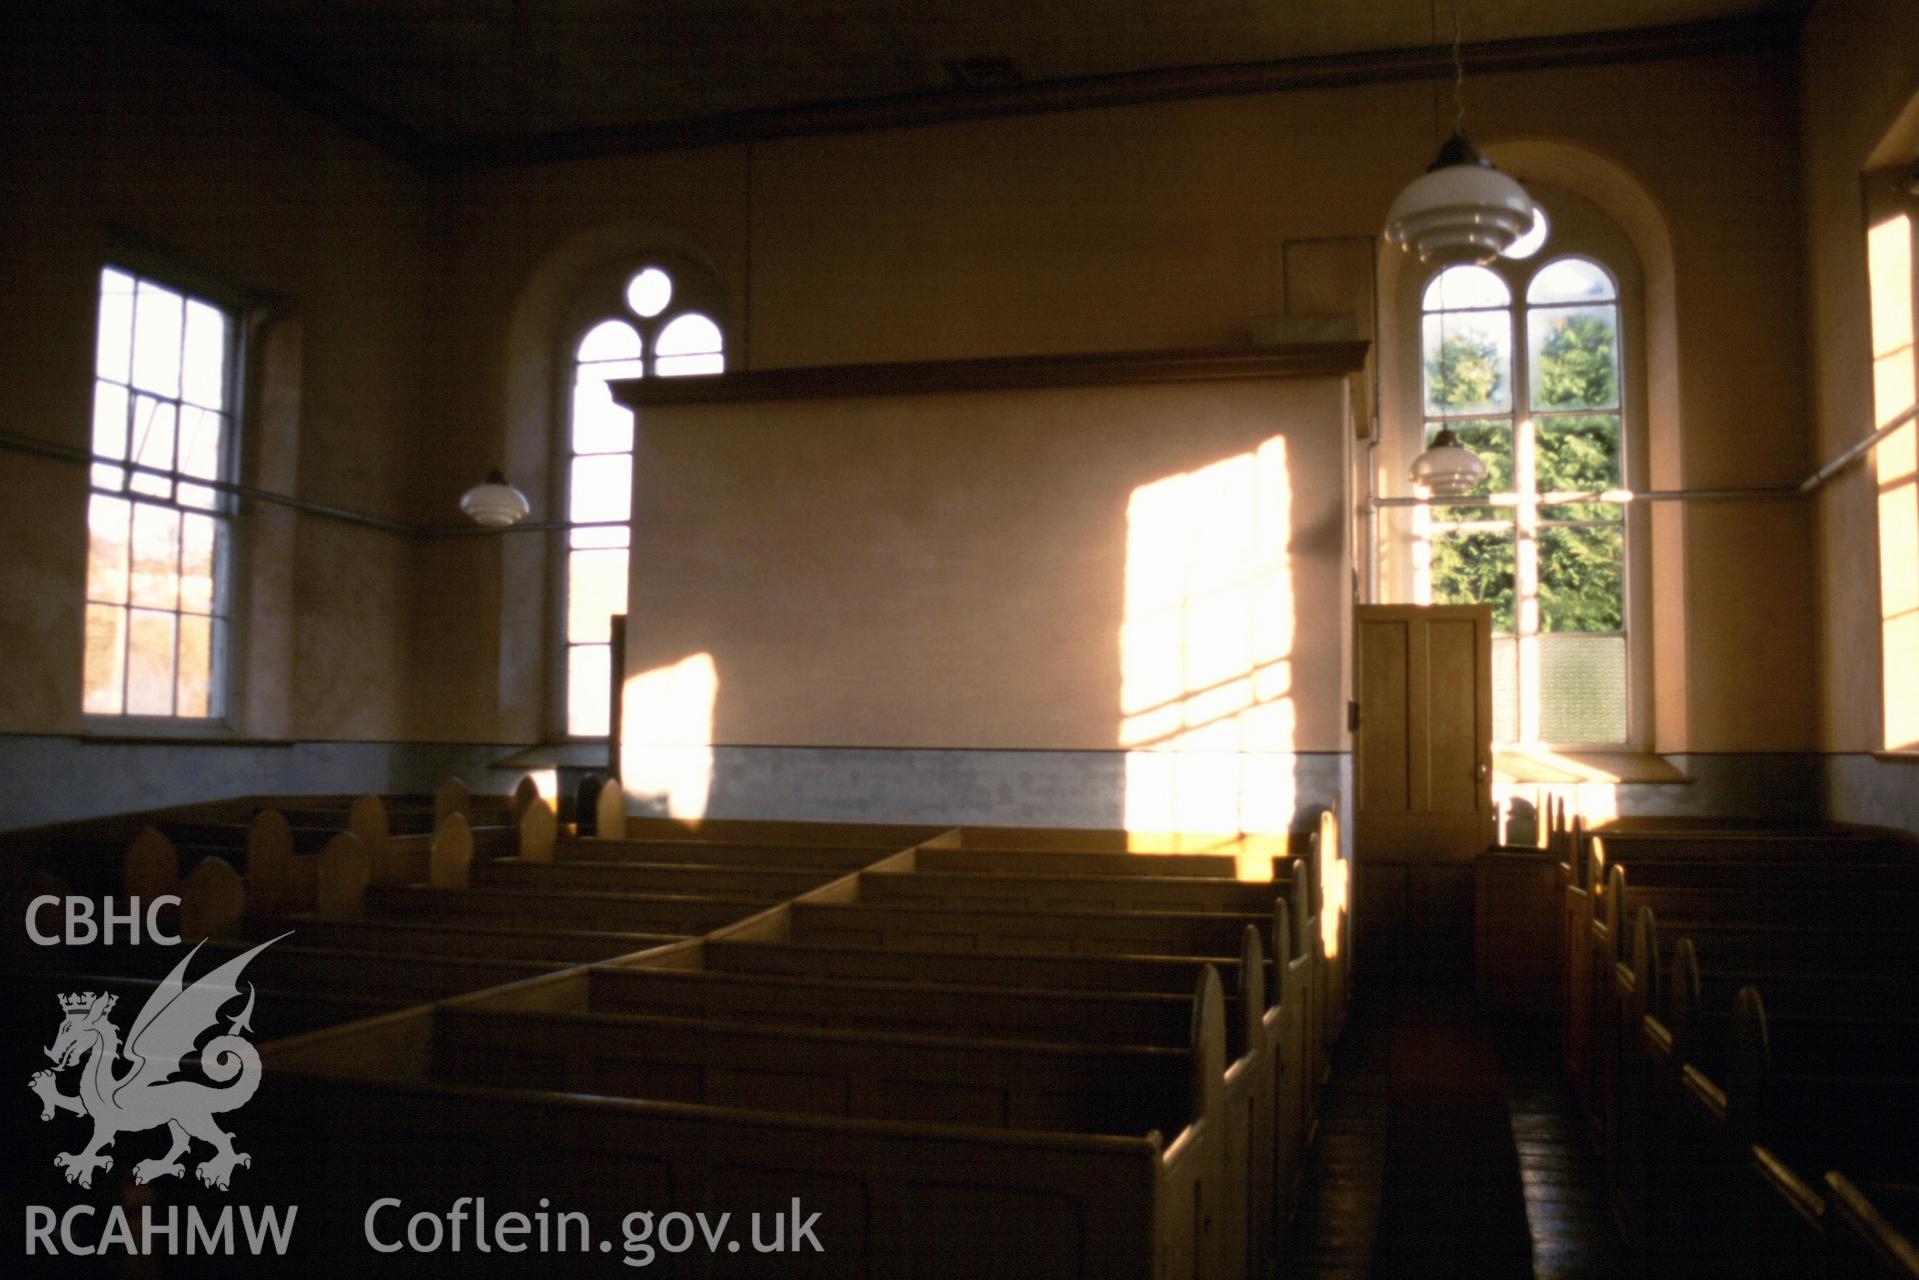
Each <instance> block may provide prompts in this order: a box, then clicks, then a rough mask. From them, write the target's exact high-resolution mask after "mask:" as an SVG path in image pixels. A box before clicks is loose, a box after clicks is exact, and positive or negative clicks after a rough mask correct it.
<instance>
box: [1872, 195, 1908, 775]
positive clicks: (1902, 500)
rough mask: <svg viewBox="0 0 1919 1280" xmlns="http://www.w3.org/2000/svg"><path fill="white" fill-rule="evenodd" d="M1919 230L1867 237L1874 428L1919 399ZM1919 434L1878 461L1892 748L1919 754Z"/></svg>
mask: <svg viewBox="0 0 1919 1280" xmlns="http://www.w3.org/2000/svg"><path fill="white" fill-rule="evenodd" d="M1912 237H1913V227H1912V219H1911V218H1910V217H1909V216H1907V215H1905V214H1900V215H1899V216H1898V217H1895V218H1888V219H1886V220H1885V221H1884V222H1881V223H1879V224H1878V225H1877V226H1875V227H1873V228H1872V230H1871V231H1869V232H1868V233H1867V235H1866V251H1867V271H1868V274H1869V280H1870V283H1871V292H1872V396H1873V417H1874V419H1875V424H1876V425H1877V426H1879V427H1884V426H1886V425H1888V424H1890V423H1892V422H1893V421H1895V420H1896V419H1898V418H1899V417H1900V415H1902V414H1906V413H1910V412H1911V410H1912V408H1913V404H1914V399H1915V369H1914V348H1913V312H1914V297H1913V255H1912ZM1916 435H1919V427H1915V426H1914V425H1913V424H1912V423H1911V422H1908V423H1906V424H1905V425H1904V426H1902V427H1900V428H1899V429H1898V430H1896V431H1894V432H1893V433H1892V434H1891V435H1889V436H1887V437H1886V439H1885V440H1883V441H1882V442H1880V445H1879V448H1878V450H1877V451H1876V452H1875V453H1874V455H1873V469H1874V477H1875V482H1876V484H1877V485H1878V491H1879V616H1880V651H1881V662H1882V672H1883V677H1882V678H1883V685H1882V688H1883V700H1884V708H1885V745H1886V747H1887V748H1888V749H1892V750H1902V749H1905V748H1909V747H1914V746H1919V445H1916V444H1915V436H1916Z"/></svg>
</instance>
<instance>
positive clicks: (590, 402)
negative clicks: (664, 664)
mask: <svg viewBox="0 0 1919 1280" xmlns="http://www.w3.org/2000/svg"><path fill="white" fill-rule="evenodd" d="M718 301H719V299H718V296H717V288H716V286H715V285H714V284H713V282H712V280H711V279H710V277H708V276H707V275H706V274H705V273H703V272H701V271H700V270H699V269H698V268H696V267H693V266H692V265H690V264H688V263H684V262H680V261H678V260H674V259H667V258H649V259H643V260H642V261H640V262H639V263H637V264H635V265H634V266H633V267H631V268H629V269H628V270H625V271H622V272H620V273H618V274H617V275H616V276H614V277H611V278H609V280H608V281H606V282H604V284H603V287H602V288H601V289H600V290H599V291H598V293H597V294H589V296H588V297H587V298H586V299H585V300H583V304H582V307H581V315H582V316H583V317H584V318H583V319H582V320H581V321H580V323H578V324H576V325H575V326H574V333H575V335H576V340H575V342H574V345H573V348H572V351H571V353H570V354H571V357H572V359H571V364H572V382H571V391H570V397H569V399H568V402H567V432H566V457H565V465H564V468H563V483H564V485H565V503H564V507H565V511H566V518H567V521H568V522H569V523H570V524H571V525H572V526H573V527H572V528H570V529H568V530H567V540H566V553H565V565H564V567H563V578H562V581H563V583H564V586H563V588H562V590H563V592H564V599H565V608H563V609H562V610H561V616H562V617H563V618H564V619H565V623H564V625H565V635H564V638H563V646H564V650H565V662H564V664H563V666H562V668H561V676H560V679H561V680H562V682H563V690H564V696H563V698H562V699H561V707H562V715H563V718H564V728H565V732H566V735H567V736H569V737H601V736H604V735H605V734H606V732H607V730H608V727H609V726H608V716H609V705H610V700H609V691H610V686H611V679H612V671H611V663H610V654H611V648H610V645H609V634H610V633H609V620H610V619H611V617H612V616H613V615H614V614H618V613H624V612H626V584H627V548H628V546H629V545H630V543H631V541H632V530H631V527H630V524H629V520H630V518H631V516H632V504H633V414H632V412H631V411H630V410H628V409H625V408H622V407H621V406H620V405H619V404H617V403H615V402H614V400H613V396H612V393H611V391H610V390H609V389H608V388H607V383H608V382H610V381H614V380H617V379H622V378H643V377H657V378H668V377H683V376H686V375H688V374H705V373H719V372H721V371H722V370H723V369H724V368H725V367H726V356H725V347H726V343H725V337H724V335H723V332H722V330H721V329H720V325H719V322H718V321H717V320H716V319H715V318H714V313H715V312H717V311H718V306H717V303H718Z"/></svg>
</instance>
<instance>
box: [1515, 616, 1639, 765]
mask: <svg viewBox="0 0 1919 1280" xmlns="http://www.w3.org/2000/svg"><path fill="white" fill-rule="evenodd" d="M1494 643H1497V641H1495V642H1494ZM1539 684H1540V690H1539V704H1540V705H1539V731H1540V736H1541V737H1543V738H1545V740H1546V741H1548V742H1560V743H1577V744H1595V745H1596V744H1603V743H1619V742H1624V741H1625V740H1626V637H1624V636H1585V635H1577V634H1566V633H1561V634H1558V635H1547V636H1541V637H1539Z"/></svg>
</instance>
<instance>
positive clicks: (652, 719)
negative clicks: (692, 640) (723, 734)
mask: <svg viewBox="0 0 1919 1280" xmlns="http://www.w3.org/2000/svg"><path fill="white" fill-rule="evenodd" d="M719 692H720V674H719V669H718V668H717V667H715V666H714V664H713V655H712V654H710V653H696V654H694V655H693V656H692V657H690V658H683V659H681V660H680V661H679V662H676V663H674V664H673V665H672V666H670V667H655V668H654V669H653V670H651V671H643V672H641V673H639V674H638V675H631V676H628V677H627V678H626V685H625V688H624V690H623V692H622V711H621V715H620V786H621V788H622V789H623V790H624V791H625V792H626V797H627V802H628V804H629V806H630V805H632V804H633V803H635V802H637V803H638V805H639V808H640V811H641V812H643V813H649V814H654V815H662V816H665V817H671V818H694V819H697V818H703V817H705V816H706V805H707V801H708V799H709V798H710V796H711V793H712V789H713V706H714V703H715V702H716V701H717V700H718V698H719Z"/></svg>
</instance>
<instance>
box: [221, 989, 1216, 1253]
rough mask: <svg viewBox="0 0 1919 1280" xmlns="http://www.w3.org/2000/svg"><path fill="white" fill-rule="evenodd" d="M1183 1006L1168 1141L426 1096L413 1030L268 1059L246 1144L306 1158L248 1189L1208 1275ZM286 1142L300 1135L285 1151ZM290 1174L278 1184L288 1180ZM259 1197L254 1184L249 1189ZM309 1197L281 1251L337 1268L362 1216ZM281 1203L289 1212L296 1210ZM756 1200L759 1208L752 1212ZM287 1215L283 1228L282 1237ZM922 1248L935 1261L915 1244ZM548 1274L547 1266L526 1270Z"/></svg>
mask: <svg viewBox="0 0 1919 1280" xmlns="http://www.w3.org/2000/svg"><path fill="white" fill-rule="evenodd" d="M1209 977H1210V981H1206V982H1202V984H1201V985H1200V987H1199V989H1198V993H1197V996H1196V1000H1195V1013H1194V1022H1193V1026H1194V1036H1193V1049H1192V1051H1191V1052H1190V1055H1189V1058H1190V1064H1191V1068H1192V1084H1191V1086H1190V1087H1191V1095H1192V1099H1193V1105H1192V1106H1191V1108H1190V1111H1189V1113H1188V1115H1187V1116H1186V1117H1184V1121H1185V1123H1184V1125H1183V1127H1182V1128H1181V1129H1179V1130H1178V1131H1177V1132H1176V1133H1173V1134H1171V1135H1170V1136H1162V1134H1161V1133H1159V1132H1148V1133H1145V1134H1143V1135H1137V1136H1113V1135H1088V1134H1077V1133H1045V1132H1034V1131H1023V1130H1017V1129H1004V1128H986V1127H981V1126H954V1125H942V1124H928V1123H921V1122H906V1121H893V1120H864V1119H847V1118H843V1117H839V1116H801V1115H781V1114H775V1113H770V1112H766V1111H761V1110H746V1109H735V1108H729V1107H724V1106H715V1105H710V1104H699V1103H695V1104H688V1103H666V1102H658V1101H646V1100H632V1099H615V1098H607V1097H582V1096H579V1095H567V1094H554V1093H547V1092H541V1091H538V1090H534V1089H528V1088H523V1087H514V1088H497V1089H487V1088H475V1087H472V1086H464V1085H456V1084H450V1083H446V1082H443V1081H439V1080H436V1079H435V1078H434V1074H433V1070H432V1066H433V1051H434V1034H435V1033H434V1017H435V1015H434V1014H433V1013H432V1012H430V1011H422V1012H420V1013H415V1014H409V1015H399V1016H396V1017H392V1018H387V1019H382V1020H377V1021H375V1022H372V1023H364V1024H360V1025H359V1026H357V1027H354V1028H349V1029H346V1030H345V1031H342V1032H334V1033H325V1034H320V1035H315V1036H308V1037H302V1038H299V1039H297V1040H294V1041H287V1042H281V1043H280V1044H277V1045H274V1046H270V1047H269V1049H268V1051H267V1054H266V1063H267V1070H266V1072H265V1080H266V1081H268V1082H271V1083H270V1084H269V1085H267V1086H265V1087H263V1089H262V1092H261V1097H260V1099H259V1101H258V1102H257V1103H256V1104H255V1106H254V1107H253V1108H251V1109H250V1110H249V1120H251V1121H254V1122H255V1124H256V1128H258V1127H261V1126H264V1127H266V1128H267V1129H268V1130H269V1131H275V1130H278V1131H283V1132H284V1134H285V1138H284V1140H285V1141H286V1142H288V1143H292V1142H294V1141H301V1142H303V1143H304V1144H305V1147H304V1149H305V1150H307V1151H308V1152H309V1153H310V1155H309V1159H308V1160H305V1161H301V1162H280V1163H281V1164H282V1165H285V1166H287V1167H286V1168H284V1169H283V1170H281V1171H280V1172H281V1174H282V1176H283V1179H284V1180H283V1181H281V1182H279V1183H268V1184H267V1186H268V1190H270V1191H272V1192H274V1193H276V1194H278V1195H280V1196H282V1197H284V1198H299V1193H300V1192H302V1191H307V1190H309V1189H310V1188H312V1187H313V1186H315V1185H316V1184H317V1185H320V1186H326V1185H332V1186H339V1185H349V1186H373V1185H377V1184H378V1180H379V1179H380V1178H386V1179H391V1180H393V1184H394V1185H396V1186H404V1187H406V1188H407V1194H408V1195H409V1196H410V1197H412V1198H415V1199H418V1200H420V1201H421V1202H422V1203H438V1202H439V1201H441V1200H446V1201H447V1202H449V1203H450V1197H443V1196H439V1195H437V1194H436V1193H437V1191H438V1190H440V1189H446V1190H448V1191H453V1189H454V1187H455V1186H456V1184H457V1192H455V1194H458V1195H486V1196H488V1197H489V1198H490V1199H491V1200H492V1201H493V1203H495V1204H497V1205H501V1206H506V1205H512V1204H519V1203H522V1202H527V1203H529V1205H530V1202H531V1201H532V1199H533V1198H534V1197H535V1196H548V1197H550V1198H551V1200H552V1203H554V1204H555V1205H565V1206H568V1207H571V1208H575V1209H577V1210H579V1211H582V1212H585V1213H588V1214H590V1215H592V1216H593V1217H594V1218H596V1219H599V1220H600V1221H599V1223H597V1224H596V1225H597V1226H598V1229H599V1230H600V1231H602V1232H609V1231H611V1230H612V1227H611V1225H610V1224H611V1223H612V1222H617V1221H618V1220H619V1219H620V1217H621V1215H623V1214H625V1213H627V1212H629V1211H631V1210H632V1209H633V1208H634V1207H635V1206H636V1205H643V1206H648V1205H650V1206H659V1207H660V1208H662V1209H664V1208H666V1207H668V1206H673V1205H675V1204H676V1196H678V1195H682V1194H683V1193H680V1192H677V1191H676V1189H677V1188H688V1187H701V1188H705V1190H706V1196H707V1199H706V1200H705V1202H704V1203H705V1206H706V1207H709V1208H711V1209H713V1210H719V1209H722V1208H725V1209H731V1210H733V1211H735V1212H745V1211H747V1210H750V1209H755V1208H761V1207H766V1208H771V1207H772V1205H773V1204H775V1203H777V1204H778V1205H779V1207H781V1208H785V1207H786V1205H787V1203H788V1202H789V1200H790V1199H791V1198H792V1197H793V1196H795V1195H797V1196H798V1197H799V1198H800V1200H801V1202H802V1204H803V1205H804V1206H805V1207H806V1208H807V1209H809V1210H813V1211H817V1212H819V1213H820V1214H821V1221H820V1224H819V1225H820V1234H821V1237H822V1239H823V1240H824V1241H825V1242H827V1244H826V1247H827V1249H828V1251H829V1256H830V1258H831V1262H832V1265H833V1266H834V1268H835V1269H843V1270H845V1271H847V1272H851V1273H853V1274H884V1275H891V1274H914V1275H928V1276H942V1275H952V1276H960V1275H967V1276H971V1275H976V1274H979V1273H981V1271H982V1270H990V1269H991V1267H992V1262H993V1260H994V1259H997V1258H1002V1257H1004V1250H1005V1246H1006V1242H1007V1241H1009V1240H1017V1241H1018V1242H1019V1248H1020V1252H1021V1255H1022V1261H1023V1262H1025V1263H1027V1264H1028V1265H1030V1266H1032V1267H1034V1268H1035V1274H1047V1275H1055V1274H1057V1275H1089V1276H1090V1275H1100V1276H1130V1277H1141V1278H1144V1277H1152V1276H1163V1277H1189V1276H1199V1275H1220V1274H1237V1271H1236V1270H1235V1271H1233V1272H1230V1273H1229V1272H1226V1271H1223V1270H1222V1269H1221V1268H1220V1265H1219V1262H1218V1261H1216V1260H1219V1259H1223V1258H1224V1257H1225V1254H1224V1253H1223V1251H1222V1246H1221V1242H1220V1240H1219V1239H1218V1236H1219V1234H1220V1221H1219V1218H1218V1215H1219V1213H1220V1212H1221V1210H1222V1204H1223V1200H1222V1197H1223V1196H1224V1192H1225V1188H1222V1187H1220V1186H1219V1185H1218V1184H1217V1175H1216V1170H1217V1169H1218V1167H1219V1162H1218V1161H1217V1160H1216V1158H1215V1157H1216V1154H1217V1148H1218V1145H1219V1144H1220V1143H1221V1141H1222V1140H1223V1132H1222V1131H1223V1130H1224V1128H1225V1127H1226V1120H1225V1111H1224V1105H1225V1086H1224V1079H1225V1047H1224V1045H1225V1009H1224V997H1223V994H1222V992H1221V988H1220V986H1219V983H1218V980H1217V977H1216V976H1212V975H1209ZM302 1135H304V1136H302ZM296 1163H297V1165H298V1167H297V1168H296V1167H294V1166H295V1165H296ZM265 1181H266V1180H264V1179H263V1182H265ZM304 1199H317V1200H318V1201H320V1206H319V1208H318V1209H317V1210H316V1211H315V1212H314V1213H313V1215H312V1216H313V1219H314V1222H315V1226H314V1228H313V1229H312V1230H311V1232H310V1234H307V1235H306V1236H305V1239H304V1241H303V1245H305V1246H306V1247H314V1248H316V1249H317V1251H318V1254H319V1259H318V1260H324V1259H325V1258H327V1257H329V1256H333V1257H344V1256H348V1255H359V1254H361V1253H362V1252H363V1250H364V1245H363V1243H362V1233H363V1222H362V1215H363V1213H364V1206H362V1205H360V1204H359V1203H357V1202H356V1203H354V1204H352V1205H350V1206H345V1207H344V1208H342V1207H340V1206H338V1205H337V1197H329V1196H326V1195H320V1196H317V1197H316V1196H311V1195H308V1196H307V1197H305V1198H304ZM304 1199H302V1201H301V1202H304ZM761 1201H766V1202H767V1203H766V1204H765V1205H764V1206H763V1205H762V1204H761ZM306 1222H307V1217H306V1215H305V1214H304V1213H303V1217H302V1227H303V1232H304V1231H305V1230H306ZM934 1230H936V1234H937V1237H938V1239H937V1243H936V1244H935V1243H934V1242H932V1241H929V1240H928V1239H927V1232H928V1231H934ZM545 1265H547V1266H548V1267H550V1266H551V1265H552V1259H550V1258H549V1259H547V1260H545Z"/></svg>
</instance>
